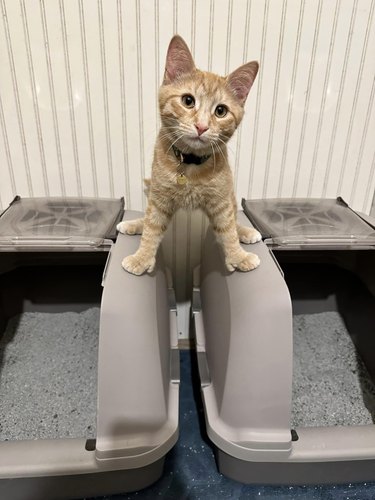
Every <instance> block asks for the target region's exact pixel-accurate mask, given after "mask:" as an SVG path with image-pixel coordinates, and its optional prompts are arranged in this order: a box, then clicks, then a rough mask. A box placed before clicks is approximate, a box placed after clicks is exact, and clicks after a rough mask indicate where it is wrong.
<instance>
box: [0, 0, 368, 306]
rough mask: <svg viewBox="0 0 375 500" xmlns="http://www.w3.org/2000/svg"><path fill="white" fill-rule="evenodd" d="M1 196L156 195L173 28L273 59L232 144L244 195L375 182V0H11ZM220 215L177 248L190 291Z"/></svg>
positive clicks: (348, 193)
mask: <svg viewBox="0 0 375 500" xmlns="http://www.w3.org/2000/svg"><path fill="white" fill-rule="evenodd" d="M0 4H1V21H0V121H1V131H2V133H1V134H0V208H5V207H6V206H7V205H8V203H9V202H10V201H11V199H12V198H13V197H14V195H15V194H19V195H21V196H44V195H46V196H47V195H50V196H52V195H58V196H60V195H72V196H75V195H77V196H101V197H107V196H116V197H119V196H125V199H126V205H127V207H128V208H132V209H140V210H142V209H144V208H145V203H146V200H145V196H144V193H143V185H142V179H143V178H144V177H145V176H146V177H147V176H148V175H149V174H150V169H151V159H152V151H153V144H154V139H155V135H156V132H157V128H158V124H159V118H158V111H157V89H158V86H159V83H160V80H161V76H162V74H163V66H164V60H165V53H166V48H167V46H168V42H169V40H170V38H171V36H172V35H173V34H174V33H176V32H178V33H179V34H181V35H182V36H183V37H184V39H185V40H186V42H187V43H188V45H189V46H190V47H191V50H192V52H193V54H194V56H195V59H196V63H197V66H198V67H200V68H202V69H209V70H212V71H214V72H218V73H220V74H225V73H227V72H229V71H231V70H233V69H234V68H235V67H237V66H239V65H240V64H242V63H244V62H246V61H248V60H253V59H257V60H259V61H260V72H259V75H258V78H257V80H256V83H255V85H254V87H253V89H252V91H251V93H250V96H249V99H248V102H247V105H246V115H245V119H244V122H243V124H242V126H241V128H240V130H239V131H238V132H237V134H236V137H235V138H234V139H233V140H232V142H231V144H230V157H231V164H232V167H233V173H234V179H235V186H236V192H237V196H238V200H240V199H241V197H245V198H246V197H253V198H258V197H276V196H281V197H289V196H293V197H295V196H298V197H306V196H308V197H311V196H313V197H320V196H324V197H335V196H336V195H341V196H342V197H343V198H344V199H345V200H347V201H348V202H349V203H350V204H351V205H352V206H353V208H355V209H358V210H361V211H363V212H366V213H369V212H370V209H371V204H372V199H373V195H374V190H375V154H374V153H375V140H374V139H375V136H374V125H375V123H374V121H375V114H374V105H373V104H374V76H375V20H374V4H375V2H374V0H345V1H342V0H324V1H323V0H309V1H307V0H272V1H270V0H269V1H266V0H248V1H246V0H216V1H214V0H200V1H198V0H105V1H104V0H0ZM205 227H206V221H205V220H204V219H203V218H202V217H201V215H200V214H193V215H190V214H186V213H179V214H177V216H176V217H175V220H174V222H173V225H172V227H171V229H170V231H169V233H168V235H167V237H166V241H165V243H164V247H165V250H166V254H167V259H168V262H169V264H170V266H171V267H172V269H173V270H174V273H175V276H177V277H178V279H177V280H176V281H177V283H176V288H177V294H178V297H179V300H180V301H182V302H183V301H184V300H187V299H188V292H187V290H189V288H190V285H191V268H192V267H193V266H194V265H195V264H196V263H197V262H199V255H200V242H201V238H202V237H203V234H204V231H205Z"/></svg>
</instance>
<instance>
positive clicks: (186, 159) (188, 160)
mask: <svg viewBox="0 0 375 500" xmlns="http://www.w3.org/2000/svg"><path fill="white" fill-rule="evenodd" d="M172 149H173V152H174V154H175V156H176V158H178V159H179V160H180V162H181V163H185V164H186V165H190V164H192V163H194V164H195V165H202V163H204V162H205V161H207V160H208V159H209V158H211V155H205V156H196V155H194V154H192V153H190V154H184V153H182V152H181V151H180V150H179V149H177V148H176V146H174V145H173V146H172Z"/></svg>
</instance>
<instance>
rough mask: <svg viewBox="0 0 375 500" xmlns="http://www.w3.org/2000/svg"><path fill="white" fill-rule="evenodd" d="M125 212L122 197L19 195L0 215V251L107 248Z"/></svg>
mask: <svg viewBox="0 0 375 500" xmlns="http://www.w3.org/2000/svg"><path fill="white" fill-rule="evenodd" d="M122 213H123V200H122V199H118V200H116V199H104V198H102V199H97V198H72V197H62V198H45V197H44V198H21V197H19V196H18V197H16V198H15V199H14V201H13V202H12V203H11V204H10V206H9V207H8V209H7V210H5V211H4V212H3V214H1V215H0V251H7V252H9V251H10V250H13V251H26V250H27V251H33V250H35V249H37V250H38V251H51V250H61V249H64V250H69V249H70V250H81V251H82V250H84V251H87V250H88V249H89V250H98V249H103V247H104V249H106V247H108V246H109V245H111V241H110V240H109V239H110V238H111V237H112V236H113V234H114V233H113V229H114V226H115V224H116V222H117V220H118V218H119V217H120V218H121V216H122Z"/></svg>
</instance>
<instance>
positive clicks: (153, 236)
mask: <svg viewBox="0 0 375 500" xmlns="http://www.w3.org/2000/svg"><path fill="white" fill-rule="evenodd" d="M171 216H172V214H171V213H169V212H165V211H163V210H160V209H158V208H157V207H156V206H155V205H154V204H153V203H149V205H148V207H147V210H146V213H145V216H144V219H140V220H143V232H142V238H141V243H140V245H139V248H138V250H137V251H136V252H135V254H133V255H128V256H127V257H125V259H124V260H123V261H122V267H123V268H124V269H125V270H126V271H128V272H129V273H132V274H136V275H140V274H143V273H144V272H146V271H147V272H148V273H151V272H152V271H153V270H154V267H155V256H156V252H157V250H158V248H159V245H160V243H161V240H162V239H163V236H164V233H165V231H166V229H167V227H168V223H169V221H170V219H171Z"/></svg>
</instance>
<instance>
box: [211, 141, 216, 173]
mask: <svg viewBox="0 0 375 500" xmlns="http://www.w3.org/2000/svg"><path fill="white" fill-rule="evenodd" d="M210 146H211V149H212V156H213V159H214V172H215V170H216V158H215V149H214V145H213V144H212V141H210Z"/></svg>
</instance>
